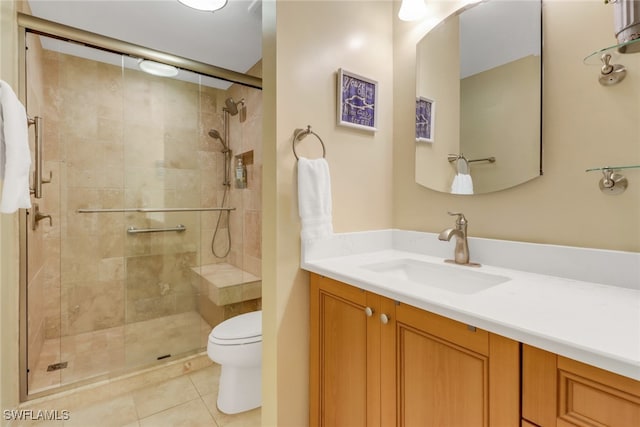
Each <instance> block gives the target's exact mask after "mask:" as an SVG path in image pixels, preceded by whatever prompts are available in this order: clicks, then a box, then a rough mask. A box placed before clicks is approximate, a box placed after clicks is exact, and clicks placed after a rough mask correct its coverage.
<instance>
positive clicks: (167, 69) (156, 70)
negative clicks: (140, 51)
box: [138, 59, 178, 77]
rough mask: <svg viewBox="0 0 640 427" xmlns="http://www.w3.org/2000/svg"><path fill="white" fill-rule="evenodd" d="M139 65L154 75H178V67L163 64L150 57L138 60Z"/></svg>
mask: <svg viewBox="0 0 640 427" xmlns="http://www.w3.org/2000/svg"><path fill="white" fill-rule="evenodd" d="M138 67H140V69H141V70H142V71H144V72H145V73H149V74H153V75H154V76H160V77H173V76H177V75H178V69H177V68H176V67H174V66H173V65H167V64H162V63H160V62H155V61H150V60H148V59H141V60H140V61H138Z"/></svg>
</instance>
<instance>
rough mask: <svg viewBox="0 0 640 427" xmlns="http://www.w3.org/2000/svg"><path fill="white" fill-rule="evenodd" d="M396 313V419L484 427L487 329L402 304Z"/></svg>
mask: <svg viewBox="0 0 640 427" xmlns="http://www.w3.org/2000/svg"><path fill="white" fill-rule="evenodd" d="M396 313H397V314H396V317H397V326H396V328H397V332H396V333H397V337H396V339H397V357H398V374H399V377H398V392H399V407H398V411H399V413H398V421H399V424H400V425H401V426H424V427H430V426H434V427H436V426H437V427H447V426H452V427H453V426H465V427H474V426H488V412H489V401H488V389H489V383H488V371H489V358H488V335H487V333H486V332H485V331H479V330H478V331H475V332H474V331H471V330H467V329H466V326H465V325H463V324H457V322H453V321H450V320H449V319H445V318H442V317H440V316H436V315H433V314H431V313H427V312H424V311H422V310H417V309H413V308H412V307H408V306H406V305H402V306H400V307H398V308H397V310H396ZM449 334H451V335H452V336H451V337H448V336H446V337H443V336H442V335H449ZM476 334H478V335H476ZM465 335H466V336H465ZM478 337H479V338H478ZM447 338H451V339H447ZM465 341H469V342H468V344H469V346H468V347H467V346H464V343H465ZM469 347H470V348H469Z"/></svg>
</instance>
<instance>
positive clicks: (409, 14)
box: [398, 0, 427, 21]
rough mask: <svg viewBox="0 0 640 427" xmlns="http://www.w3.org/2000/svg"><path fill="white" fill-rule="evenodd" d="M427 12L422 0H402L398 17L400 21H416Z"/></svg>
mask: <svg viewBox="0 0 640 427" xmlns="http://www.w3.org/2000/svg"><path fill="white" fill-rule="evenodd" d="M426 14H427V6H426V5H425V4H424V0H402V4H401V5H400V11H398V18H400V19H401V20H402V21H417V20H419V19H422V18H424V17H425V15H426Z"/></svg>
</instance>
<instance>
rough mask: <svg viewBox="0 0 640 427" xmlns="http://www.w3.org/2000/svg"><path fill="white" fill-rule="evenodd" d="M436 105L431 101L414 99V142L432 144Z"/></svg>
mask: <svg viewBox="0 0 640 427" xmlns="http://www.w3.org/2000/svg"><path fill="white" fill-rule="evenodd" d="M435 113H436V103H435V101H434V100H433V99H429V98H425V97H423V96H419V97H417V98H416V141H424V142H433V131H434V124H435Z"/></svg>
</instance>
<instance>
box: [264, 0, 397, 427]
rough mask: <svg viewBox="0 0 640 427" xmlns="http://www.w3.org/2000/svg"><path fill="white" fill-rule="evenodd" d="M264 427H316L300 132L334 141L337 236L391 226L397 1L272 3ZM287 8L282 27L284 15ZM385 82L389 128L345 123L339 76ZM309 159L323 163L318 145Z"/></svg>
mask: <svg viewBox="0 0 640 427" xmlns="http://www.w3.org/2000/svg"><path fill="white" fill-rule="evenodd" d="M263 5H264V9H263V19H264V23H263V25H264V35H265V38H264V49H263V56H264V64H263V65H264V68H263V70H264V109H265V111H264V133H263V135H264V144H265V145H264V189H263V191H264V198H263V206H264V210H263V212H264V234H263V240H262V241H263V265H264V274H263V307H264V318H263V352H264V368H263V372H264V387H263V390H264V394H263V396H264V405H263V409H264V411H263V425H268V426H274V425H278V426H280V427H286V426H304V425H306V424H307V423H308V357H309V355H308V345H309V342H308V340H309V333H308V324H309V321H308V317H309V308H308V307H309V303H308V298H309V292H308V274H307V273H305V272H302V271H301V270H300V269H299V265H300V237H299V232H300V226H299V219H298V210H297V204H296V191H297V190H296V184H295V182H296V162H295V158H294V156H293V153H292V150H291V138H292V133H293V130H294V129H295V128H299V127H303V126H306V125H308V124H309V125H311V126H312V127H313V130H314V131H316V132H317V133H318V134H319V135H320V136H321V137H322V139H323V140H324V143H325V145H326V149H327V160H328V162H329V165H330V170H331V179H332V196H333V224H334V229H335V231H337V232H344V231H355V230H368V229H380V228H387V227H390V226H391V210H390V205H391V203H392V200H391V178H392V175H391V155H392V140H393V135H392V127H393V121H392V102H393V98H392V94H393V92H392V91H393V73H392V72H393V70H392V64H391V61H390V59H391V57H392V19H391V12H392V3H390V2H379V1H349V2H345V1H339V2H333V1H330V2H329V1H278V2H277V4H272V2H264V3H263ZM274 7H275V8H277V22H276V21H274V20H275V15H274V9H273V8H274ZM341 67H343V68H345V69H347V70H349V71H352V72H354V73H357V74H360V75H363V76H366V77H369V78H371V79H374V80H377V81H378V82H379V88H380V97H379V108H380V109H379V112H378V120H379V130H378V131H377V132H375V133H370V132H363V131H358V130H352V129H349V128H346V127H340V126H337V125H336V71H337V70H338V68H341ZM298 147H299V154H301V155H305V156H309V157H311V156H317V155H318V153H319V152H320V150H319V144H318V143H317V142H316V141H315V140H314V138H312V137H308V138H306V139H305V140H303V142H301V143H300V144H298Z"/></svg>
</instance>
